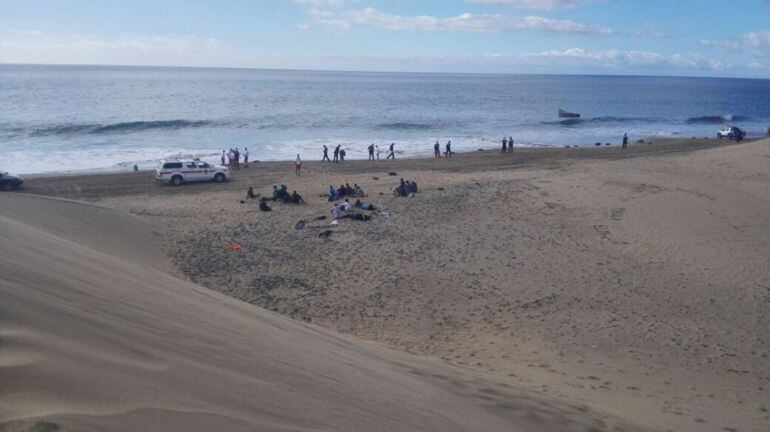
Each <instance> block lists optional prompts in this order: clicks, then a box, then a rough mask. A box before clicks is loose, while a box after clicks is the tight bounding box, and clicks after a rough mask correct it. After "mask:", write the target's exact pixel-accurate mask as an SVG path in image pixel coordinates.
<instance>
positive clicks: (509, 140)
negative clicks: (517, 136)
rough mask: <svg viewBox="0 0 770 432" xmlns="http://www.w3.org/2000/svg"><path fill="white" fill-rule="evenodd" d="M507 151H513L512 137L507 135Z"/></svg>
mask: <svg viewBox="0 0 770 432" xmlns="http://www.w3.org/2000/svg"><path fill="white" fill-rule="evenodd" d="M508 153H513V137H508Z"/></svg>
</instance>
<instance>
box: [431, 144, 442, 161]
mask: <svg viewBox="0 0 770 432" xmlns="http://www.w3.org/2000/svg"><path fill="white" fill-rule="evenodd" d="M433 156H435V157H436V159H441V145H439V143H438V141H436V144H433Z"/></svg>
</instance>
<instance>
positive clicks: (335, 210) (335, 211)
mask: <svg viewBox="0 0 770 432" xmlns="http://www.w3.org/2000/svg"><path fill="white" fill-rule="evenodd" d="M351 209H352V207H351V206H350V203H349V202H348V201H347V200H345V202H344V203H342V204H337V205H335V206H334V207H332V216H334V220H339V219H344V218H346V217H350V215H348V214H345V213H347V212H349V211H350V210H351Z"/></svg>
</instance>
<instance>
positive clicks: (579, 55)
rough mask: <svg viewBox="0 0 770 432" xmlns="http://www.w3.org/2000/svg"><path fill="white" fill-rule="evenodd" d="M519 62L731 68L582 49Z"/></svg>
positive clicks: (692, 57) (684, 57)
mask: <svg viewBox="0 0 770 432" xmlns="http://www.w3.org/2000/svg"><path fill="white" fill-rule="evenodd" d="M522 59H524V60H526V61H529V62H531V63H535V64H550V65H554V64H562V65H582V66H594V67H601V68H625V67H636V68H674V69H688V70H710V71H723V70H726V69H730V68H732V65H730V64H727V63H724V62H721V61H718V60H712V59H708V58H705V57H703V56H701V55H698V54H673V55H670V56H666V55H664V54H661V53H657V52H649V51H621V50H602V51H590V50H585V49H583V48H570V49H567V50H564V51H558V50H552V51H543V52H539V53H530V54H524V55H523V56H522Z"/></svg>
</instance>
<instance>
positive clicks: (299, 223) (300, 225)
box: [294, 220, 307, 230]
mask: <svg viewBox="0 0 770 432" xmlns="http://www.w3.org/2000/svg"><path fill="white" fill-rule="evenodd" d="M305 225H307V222H305V221H304V220H299V221H297V223H295V224H294V229H295V230H301V229H303V228H305Z"/></svg>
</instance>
